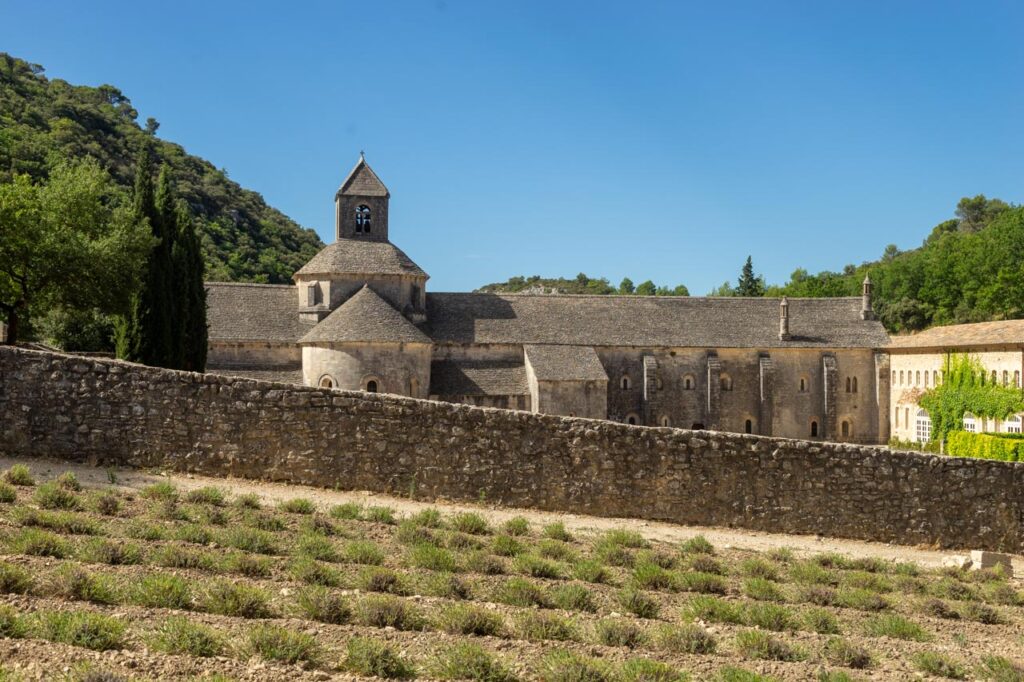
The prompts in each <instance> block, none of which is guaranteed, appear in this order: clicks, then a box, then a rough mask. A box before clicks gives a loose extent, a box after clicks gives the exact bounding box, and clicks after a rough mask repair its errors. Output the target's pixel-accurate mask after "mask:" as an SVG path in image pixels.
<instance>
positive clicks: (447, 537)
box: [440, 531, 484, 549]
mask: <svg viewBox="0 0 1024 682" xmlns="http://www.w3.org/2000/svg"><path fill="white" fill-rule="evenodd" d="M440 541H441V545H442V546H444V547H448V548H450V549H481V548H482V547H483V546H484V543H483V542H481V540H480V538H479V537H477V536H475V535H468V534H466V533H459V532H458V531H447V532H445V533H443V534H442V535H441V537H440Z"/></svg>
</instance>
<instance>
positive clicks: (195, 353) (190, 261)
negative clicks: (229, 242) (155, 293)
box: [173, 202, 207, 372]
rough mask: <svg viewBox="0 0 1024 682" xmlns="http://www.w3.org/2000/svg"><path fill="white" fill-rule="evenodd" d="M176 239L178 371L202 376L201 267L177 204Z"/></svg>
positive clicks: (204, 332)
mask: <svg viewBox="0 0 1024 682" xmlns="http://www.w3.org/2000/svg"><path fill="white" fill-rule="evenodd" d="M177 210H178V215H177V218H176V223H177V226H178V238H177V239H176V240H175V242H174V254H173V255H174V257H173V264H174V280H175V282H176V283H177V285H178V291H177V298H178V300H179V313H178V316H177V317H178V320H177V324H178V344H179V345H180V347H181V351H180V353H179V355H180V358H181V363H180V364H179V365H178V366H179V367H180V368H181V369H187V370H189V371H192V372H202V371H203V370H204V369H206V350H207V327H206V287H205V286H204V284H203V275H204V272H205V265H204V263H203V254H202V251H201V250H200V248H199V238H198V236H197V235H196V230H195V224H194V223H193V222H192V220H191V219H190V218H189V215H188V211H187V209H185V207H184V206H182V205H181V202H179V203H178V209H177Z"/></svg>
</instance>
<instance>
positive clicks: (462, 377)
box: [430, 360, 530, 396]
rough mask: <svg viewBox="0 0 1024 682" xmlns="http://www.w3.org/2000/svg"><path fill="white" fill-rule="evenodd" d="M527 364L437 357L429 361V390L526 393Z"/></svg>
mask: <svg viewBox="0 0 1024 682" xmlns="http://www.w3.org/2000/svg"><path fill="white" fill-rule="evenodd" d="M529 392H530V389H529V386H528V385H527V383H526V368H525V367H524V366H523V363H522V362H518V361H513V360H435V361H434V362H431V363H430V394H431V395H438V396H461V395H526V394H528V393H529Z"/></svg>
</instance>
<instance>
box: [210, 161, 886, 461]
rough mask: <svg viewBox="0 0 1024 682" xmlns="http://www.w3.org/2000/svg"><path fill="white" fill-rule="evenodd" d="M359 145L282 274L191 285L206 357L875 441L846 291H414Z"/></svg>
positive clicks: (412, 269) (676, 420)
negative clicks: (202, 303) (328, 222)
mask: <svg viewBox="0 0 1024 682" xmlns="http://www.w3.org/2000/svg"><path fill="white" fill-rule="evenodd" d="M390 198H391V196H390V193H389V192H388V190H387V188H386V187H385V186H384V183H382V182H381V180H380V178H378V177H377V175H376V173H374V172H373V170H372V169H371V168H370V166H369V165H367V163H366V161H365V159H363V158H360V160H359V162H358V163H357V164H356V166H355V168H353V169H352V172H351V173H349V175H348V177H347V178H345V181H344V182H343V183H342V184H341V187H340V188H339V189H338V191H337V193H336V195H335V230H336V232H335V236H336V239H335V241H334V243H333V244H331V245H329V246H327V247H326V248H325V249H323V250H322V251H321V252H320V253H319V254H317V255H316V256H315V257H314V258H313V259H312V260H310V261H309V262H308V263H307V264H306V265H305V266H303V267H302V268H301V269H300V270H299V271H298V272H296V273H295V276H294V281H295V284H294V285H291V286H289V285H260V284H232V283H220V282H210V283H208V285H207V286H208V306H209V313H208V317H209V325H210V329H209V338H210V351H209V369H210V371H213V372H221V373H230V374H235V375H242V376H251V377H256V378H263V379H272V380H278V381H288V382H294V383H304V384H306V385H310V386H321V387H325V388H342V389H350V390H363V391H379V392H385V393H393V394H399V395H404V396H410V397H413V398H429V399H434V400H444V401H451V402H461V403H469V404H473V405H481V406H491V407H502V408H509V409H517V410H529V411H532V412H543V413H549V414H557V415H566V416H577V417H590V418H597V419H612V420H617V421H622V422H626V423H630V424H639V425H648V426H676V427H682V428H705V429H714V430H720V431H735V432H740V433H743V432H746V433H756V434H764V435H776V436H785V437H794V438H810V439H822V440H838V441H851V442H860V443H878V442H886V441H888V439H889V419H888V416H889V412H890V406H889V400H890V386H889V381H890V368H889V360H888V357H889V356H888V354H887V353H886V351H885V349H886V347H887V345H888V343H889V337H888V335H887V334H886V332H885V330H884V329H883V327H882V325H881V324H880V323H879V322H878V321H877V320H875V319H874V314H873V311H872V307H871V284H870V282H868V281H865V283H864V292H863V296H860V297H855V298H829V299H795V300H792V301H787V300H786V299H781V300H779V299H770V298H699V297H661V296H659V297H645V296H569V295H540V294H501V295H498V294H483V293H428V292H427V280H428V275H427V273H426V272H424V271H423V270H422V269H421V268H420V267H419V266H417V265H416V263H414V262H413V261H412V260H411V259H410V258H409V257H408V256H407V255H406V254H405V253H403V252H402V251H401V249H399V248H398V247H396V246H395V245H394V244H392V243H391V241H390V238H389V228H390V226H389V224H388V202H389V201H390Z"/></svg>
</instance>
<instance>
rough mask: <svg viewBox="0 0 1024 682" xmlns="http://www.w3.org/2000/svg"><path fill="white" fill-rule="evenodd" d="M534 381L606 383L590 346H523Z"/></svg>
mask: <svg viewBox="0 0 1024 682" xmlns="http://www.w3.org/2000/svg"><path fill="white" fill-rule="evenodd" d="M523 351H524V352H525V354H526V361H527V362H528V363H530V367H532V368H533V375H534V376H535V377H537V379H538V381H607V380H608V374H607V373H605V371H604V365H602V364H601V360H600V358H598V357H597V351H595V350H594V349H593V348H592V347H591V346H534V345H527V346H523Z"/></svg>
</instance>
